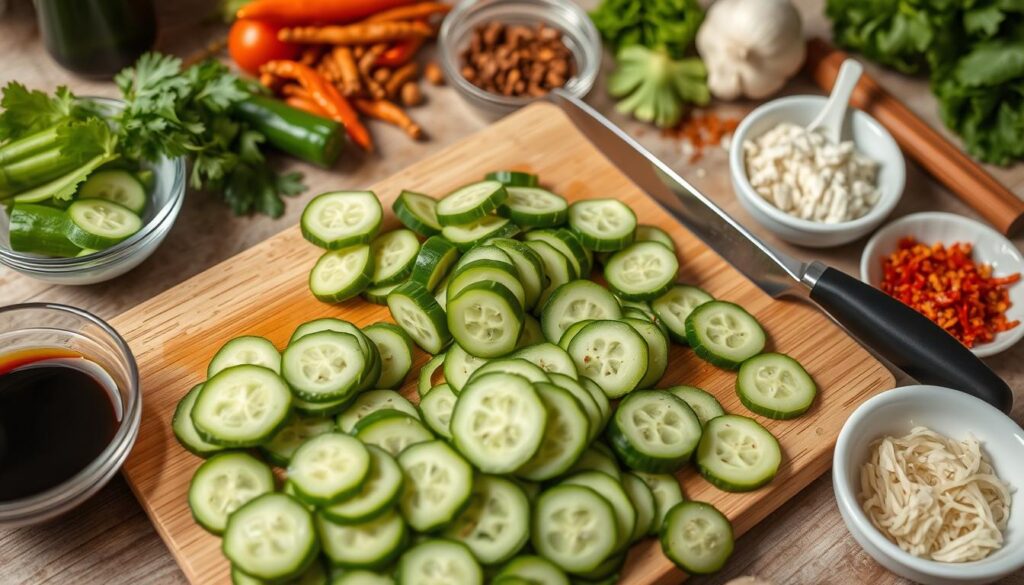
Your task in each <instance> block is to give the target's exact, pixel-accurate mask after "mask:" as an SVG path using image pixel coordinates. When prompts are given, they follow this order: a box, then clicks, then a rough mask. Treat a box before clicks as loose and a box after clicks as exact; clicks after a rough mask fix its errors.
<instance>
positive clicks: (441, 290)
mask: <svg viewBox="0 0 1024 585" xmlns="http://www.w3.org/2000/svg"><path fill="white" fill-rule="evenodd" d="M434 300H435V301H437V306H439V307H441V310H442V311H447V310H448V277H447V276H445V277H444V280H442V281H441V282H440V284H438V285H437V291H436V292H435V293H434Z"/></svg>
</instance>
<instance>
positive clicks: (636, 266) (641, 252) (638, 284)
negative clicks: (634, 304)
mask: <svg viewBox="0 0 1024 585" xmlns="http://www.w3.org/2000/svg"><path fill="white" fill-rule="evenodd" d="M678 272H679V260H678V259H677V258H676V255H675V253H674V252H672V250H669V249H668V248H666V247H665V246H663V245H661V244H658V243H656V242H636V243H634V244H630V245H629V246H627V247H626V248H624V249H622V250H620V251H618V252H616V253H615V254H614V255H613V256H612V257H611V258H609V259H608V263H607V264H605V267H604V278H605V280H607V281H608V286H610V287H611V288H612V290H613V291H615V294H617V295H619V296H620V297H622V298H623V299H626V300H629V301H649V300H652V299H656V298H658V297H660V296H661V295H663V294H665V291H667V290H668V289H669V287H671V286H672V282H673V281H675V279H676V275H677V274H678Z"/></svg>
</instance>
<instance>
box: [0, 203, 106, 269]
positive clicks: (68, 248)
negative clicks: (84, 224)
mask: <svg viewBox="0 0 1024 585" xmlns="http://www.w3.org/2000/svg"><path fill="white" fill-rule="evenodd" d="M9 215H10V223H9V224H8V226H7V228H8V236H9V241H10V243H11V249H12V250H15V251H18V252H28V253H30V254H41V255H43V256H56V257H58V258H75V257H79V256H88V255H89V254H94V253H96V250H91V251H89V252H87V251H86V250H88V249H85V250H83V249H82V248H81V247H80V246H76V245H75V244H73V243H71V240H69V239H68V216H67V214H66V213H64V211H63V210H60V209H55V208H53V207H50V206H48V205H36V204H34V203H18V204H17V205H14V206H13V207H11V209H10V211H9Z"/></svg>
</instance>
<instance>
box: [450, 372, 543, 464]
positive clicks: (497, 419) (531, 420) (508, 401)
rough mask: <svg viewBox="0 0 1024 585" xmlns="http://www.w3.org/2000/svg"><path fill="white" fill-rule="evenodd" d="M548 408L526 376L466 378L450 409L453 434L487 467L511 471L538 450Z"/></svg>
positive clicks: (472, 458)
mask: <svg viewBox="0 0 1024 585" xmlns="http://www.w3.org/2000/svg"><path fill="white" fill-rule="evenodd" d="M549 414H550V413H549V412H548V411H547V409H546V408H545V405H544V402H543V400H542V399H541V397H540V396H539V395H538V392H537V391H535V390H534V386H533V384H531V383H530V382H529V381H528V380H526V379H525V378H521V377H519V376H516V375H513V374H501V373H492V374H486V375H483V376H480V377H479V378H477V379H475V380H473V383H472V384H467V385H466V387H465V388H463V389H462V392H461V393H460V394H459V400H458V402H457V403H456V404H455V410H454V411H453V412H452V418H451V426H450V428H451V433H452V439H453V442H454V444H455V446H456V448H457V449H458V450H459V452H460V453H462V455H463V456H464V457H466V459H468V460H469V462H470V463H472V464H473V465H475V466H476V467H477V468H478V469H480V471H483V472H484V473H509V472H512V471H514V470H516V469H518V468H520V467H522V466H523V465H524V464H525V463H526V462H527V461H529V460H530V458H531V457H533V456H534V454H535V453H537V450H538V448H539V447H540V445H541V443H542V441H543V440H544V434H545V427H546V424H547V422H548V417H549Z"/></svg>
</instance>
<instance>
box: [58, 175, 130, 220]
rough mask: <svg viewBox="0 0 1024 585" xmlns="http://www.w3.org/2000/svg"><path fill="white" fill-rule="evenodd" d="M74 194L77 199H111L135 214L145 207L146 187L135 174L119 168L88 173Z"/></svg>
mask: <svg viewBox="0 0 1024 585" xmlns="http://www.w3.org/2000/svg"><path fill="white" fill-rule="evenodd" d="M75 195H76V197H78V198H79V199H103V200H104V201H113V202H114V203H117V204H118V205H121V206H122V207H125V208H126V209H129V210H131V211H132V213H135V214H136V215H142V212H143V211H144V210H145V209H146V187H144V186H143V185H142V183H141V182H140V181H139V179H138V178H136V176H135V175H133V174H131V173H129V172H128V171H124V170H120V169H111V170H107V171H97V172H95V173H92V174H90V175H89V177H88V178H87V179H86V180H85V182H84V183H82V186H81V187H79V188H78V192H77V193H76V194H75Z"/></svg>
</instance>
